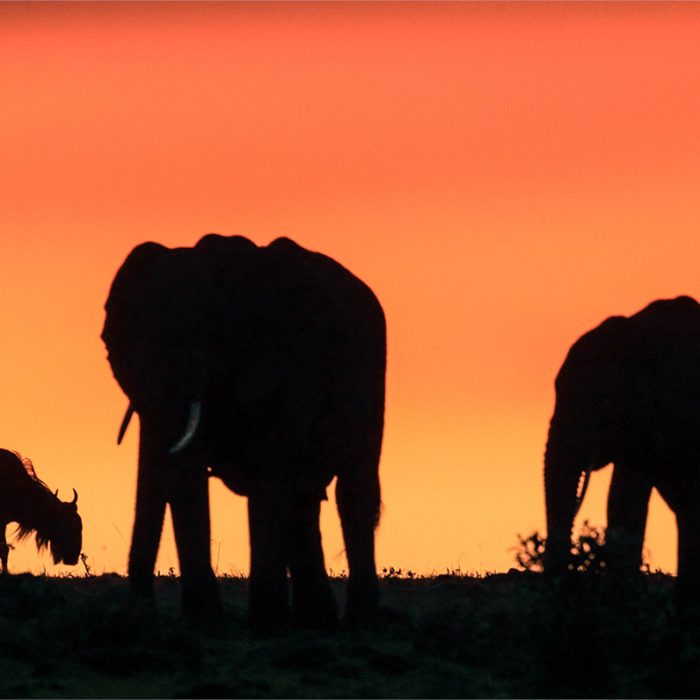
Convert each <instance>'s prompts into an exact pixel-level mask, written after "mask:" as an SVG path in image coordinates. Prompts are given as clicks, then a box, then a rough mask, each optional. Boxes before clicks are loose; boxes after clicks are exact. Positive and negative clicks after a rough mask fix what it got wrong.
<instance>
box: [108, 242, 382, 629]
mask: <svg viewBox="0 0 700 700" xmlns="http://www.w3.org/2000/svg"><path fill="white" fill-rule="evenodd" d="M105 310H106V317H105V324H104V329H103V333H102V338H103V340H104V342H105V345H106V347H107V350H108V359H109V362H110V364H111V367H112V371H113V374H114V377H115V378H116V380H117V382H118V383H119V385H120V387H121V388H122V390H123V391H124V393H125V394H126V395H127V397H128V399H129V408H128V409H127V413H126V415H125V417H124V421H123V423H122V427H121V429H120V432H119V441H121V438H122V437H123V434H124V432H125V431H126V427H127V425H128V422H129V419H130V418H131V415H132V414H133V413H134V412H136V413H138V415H139V420H140V447H139V464H138V482H137V494H136V513H135V521H134V529H133V535H132V542H131V549H130V554H129V579H130V585H131V588H132V591H133V592H134V593H136V594H137V595H141V596H152V595H153V568H154V564H155V558H156V554H157V550H158V544H159V540H160V535H161V529H162V523H163V518H164V513H165V507H166V504H169V506H170V510H171V514H172V520H173V528H174V532H175V540H176V546H177V551H178V557H179V562H180V570H181V583H182V606H183V613H184V614H185V615H186V616H189V617H191V618H200V619H212V618H216V617H217V616H218V615H219V613H220V610H221V604H220V599H219V593H218V588H217V585H216V580H215V577H214V574H213V572H212V568H211V557H210V517H209V499H208V487H207V484H208V478H209V477H210V476H214V477H218V478H220V479H221V480H222V481H223V483H224V484H226V486H227V487H228V488H230V489H231V490H233V491H234V492H235V493H237V494H240V495H243V496H246V497H247V499H248V521H249V535H250V550H251V562H250V588H249V595H250V613H251V624H252V626H253V627H254V628H255V629H257V630H266V629H277V628H279V627H280V626H282V625H285V624H286V623H287V620H288V616H289V609H288V590H287V574H288V572H289V577H290V578H291V588H292V614H293V621H294V622H295V623H296V624H298V625H302V626H312V627H321V628H329V627H332V626H333V625H334V624H335V623H336V607H335V602H334V600H333V596H332V592H331V589H330V586H329V583H328V579H327V576H326V569H325V564H324V557H323V550H322V546H321V535H320V531H319V512H320V503H321V501H322V500H324V499H325V498H326V488H327V486H328V485H329V483H330V482H331V480H332V479H333V478H334V477H337V483H336V499H337V504H338V511H339V515H340V519H341V525H342V531H343V536H344V540H345V547H346V553H347V559H348V568H349V576H348V584H347V585H348V593H347V604H346V610H345V616H346V621H347V622H348V623H349V624H351V625H363V624H366V623H369V622H372V621H373V620H374V619H376V614H377V611H378V586H377V578H376V569H375V560H374V530H375V528H376V525H377V522H378V519H379V509H380V486H379V476H378V465H379V456H380V451H381V442H382V433H383V424H384V392H385V369H386V329H385V319H384V313H383V311H382V308H381V306H380V304H379V302H378V301H377V298H376V297H375V295H374V294H373V293H372V291H371V290H370V289H369V287H367V286H366V285H365V284H364V283H363V282H361V281H360V280H359V279H358V278H357V277H355V276H354V275H353V274H351V273H350V272H349V271H348V270H346V269H345V268H344V267H342V266H341V265H340V264H338V263H337V262H335V261H334V260H332V259H331V258H329V257H327V256H324V255H321V254H319V253H314V252H310V251H308V250H306V249H304V248H302V247H301V246H299V245H297V244H296V243H294V242H293V241H291V240H289V239H287V238H279V239H277V240H275V241H273V242H272V243H270V244H269V245H268V246H263V247H258V246H256V245H255V244H254V243H252V242H251V241H249V240H247V239H246V238H243V237H241V236H231V237H224V236H219V235H216V234H209V235H207V236H204V237H203V238H202V239H201V240H200V241H199V242H198V243H197V244H196V245H195V246H193V247H183V248H173V249H169V248H166V247H165V246H163V245H160V244H157V243H144V244H142V245H139V246H137V247H136V248H134V250H133V251H132V252H131V253H130V254H129V256H128V257H127V258H126V260H125V261H124V263H123V264H122V266H121V268H120V269H119V271H118V272H117V274H116V276H115V278H114V281H113V283H112V286H111V289H110V292H109V297H108V299H107V302H106V305H105Z"/></svg>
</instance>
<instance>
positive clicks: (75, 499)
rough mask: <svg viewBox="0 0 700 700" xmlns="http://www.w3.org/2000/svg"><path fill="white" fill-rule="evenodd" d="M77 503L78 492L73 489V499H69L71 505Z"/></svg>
mask: <svg viewBox="0 0 700 700" xmlns="http://www.w3.org/2000/svg"><path fill="white" fill-rule="evenodd" d="M77 504H78V492H77V491H76V490H75V489H73V500H72V501H71V505H72V506H75V505H77Z"/></svg>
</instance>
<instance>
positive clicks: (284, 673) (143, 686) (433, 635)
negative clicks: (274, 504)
mask: <svg viewBox="0 0 700 700" xmlns="http://www.w3.org/2000/svg"><path fill="white" fill-rule="evenodd" d="M178 583H179V582H178V580H177V579H176V578H175V577H167V576H165V577H158V578H156V587H157V589H158V590H157V593H158V601H159V607H158V610H157V611H156V610H155V609H154V608H152V607H148V606H145V607H140V608H139V607H136V606H134V605H133V604H131V605H129V602H130V601H129V599H128V587H127V580H126V579H125V578H122V577H119V576H116V575H106V576H99V577H94V576H93V577H84V578H77V577H76V578H49V577H34V576H30V575H19V576H12V577H6V578H3V580H0V668H2V671H3V672H2V674H0V695H1V696H2V697H57V698H58V697H76V698H82V697H164V698H167V697H210V698H217V697H228V698H236V697H253V698H256V697H311V698H313V697H331V698H334V697H337V698H341V697H342V698H345V697H358V698H361V697H378V698H381V697H428V698H429V697H487V698H495V697H611V696H614V697H623V698H624V697H692V696H695V697H697V695H698V692H699V691H700V663H699V662H700V646H698V645H697V644H696V643H695V642H694V640H693V639H692V638H691V633H690V632H687V631H685V630H684V629H683V628H682V627H681V626H680V625H679V624H678V622H677V621H676V620H675V619H674V613H673V606H672V588H673V585H672V584H673V580H672V578H671V577H670V576H666V575H662V574H651V575H645V576H641V577H640V580H639V581H638V582H637V584H636V585H635V586H634V587H633V588H632V589H630V588H626V589H625V590H624V591H623V590H621V589H620V588H619V587H617V586H619V584H615V583H614V581H613V580H611V579H606V577H605V576H595V575H586V574H572V575H570V576H568V577H567V578H565V579H563V580H560V581H559V582H558V583H554V582H552V581H548V580H546V579H545V578H544V577H543V576H542V575H540V574H536V573H530V572H524V573H522V572H515V571H512V572H510V573H508V574H494V575H491V576H487V577H485V578H475V577H468V576H451V575H445V576H437V577H433V578H412V579H405V578H397V577H395V576H389V577H385V578H383V579H381V580H380V585H381V587H382V601H383V608H382V616H381V619H380V620H379V623H378V626H377V628H376V629H374V630H368V631H363V632H344V631H340V632H336V633H334V634H323V633H316V632H313V633H312V632H291V633H289V634H288V635H282V636H278V637H272V638H265V639H256V638H253V637H251V636H250V634H249V632H248V619H247V585H248V583H247V580H246V579H244V578H222V579H220V584H221V590H222V601H223V605H224V611H225V612H224V631H223V632H222V633H220V634H219V635H218V636H203V635H201V634H200V633H198V632H196V631H194V630H193V629H191V628H190V627H188V626H187V625H186V623H184V622H183V621H182V620H181V619H180V615H179V585H178ZM332 585H333V587H334V588H335V593H336V595H338V597H339V598H340V599H342V595H343V592H344V585H343V582H342V581H340V580H338V579H333V580H332Z"/></svg>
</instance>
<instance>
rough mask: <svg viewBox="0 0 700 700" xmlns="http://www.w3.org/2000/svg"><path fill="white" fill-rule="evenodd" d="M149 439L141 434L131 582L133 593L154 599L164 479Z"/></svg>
mask: <svg viewBox="0 0 700 700" xmlns="http://www.w3.org/2000/svg"><path fill="white" fill-rule="evenodd" d="M146 445H147V440H145V439H144V435H143V430H142V433H141V445H140V448H139V471H138V481H137V485H136V514H135V517H134V529H133V533H132V535H131V549H130V550H129V583H130V586H131V590H132V593H134V594H135V595H137V596H139V597H146V598H152V597H153V568H154V566H155V563H156V556H157V555H158V545H159V544H160V536H161V532H162V530H163V518H164V517H165V505H166V493H165V486H164V476H165V475H162V474H161V473H160V472H159V468H158V465H157V463H156V461H155V460H153V459H152V458H151V457H150V456H149V454H148V448H147V446H146Z"/></svg>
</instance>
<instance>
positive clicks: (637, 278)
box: [0, 3, 700, 573]
mask: <svg viewBox="0 0 700 700" xmlns="http://www.w3.org/2000/svg"><path fill="white" fill-rule="evenodd" d="M698 37H700V5H698V4H694V3H691V4H661V3H659V4H655V3H622V4H615V3H605V4H597V3H582V4H578V3H565V4H548V3H533V4H530V3H504V4H500V3H483V4H470V3H450V4H440V3H415V4H409V3H404V4H379V3H353V4H343V3H332V4H330V3H329V4H323V3H315V4H296V3H285V4H274V3H260V4H242V3H228V4H217V3H211V4H209V3H208V4H189V3H172V4H168V3H152V4H151V3H148V4H138V3H115V4H110V3H95V4H89V3H85V4H68V3H47V4H44V3H26V4H25V3H7V4H0V87H1V92H0V94H1V95H2V105H1V108H0V246H1V247H0V270H1V271H2V272H1V274H0V328H2V339H1V341H0V397H1V402H0V438H1V439H0V446H1V447H6V448H10V449H15V450H18V451H20V452H21V453H22V454H24V455H26V456H28V457H30V458H31V459H32V460H33V461H34V463H35V466H36V470H37V472H38V475H39V476H40V477H41V478H42V479H43V480H44V481H46V482H47V483H48V484H49V486H50V487H51V488H52V489H55V488H60V492H61V494H62V495H63V497H65V498H69V497H70V495H71V488H72V487H75V488H77V490H78V492H79V494H80V500H79V509H80V512H81V514H82V516H83V521H84V528H85V534H84V546H83V549H84V551H85V552H86V553H87V555H88V557H89V562H90V563H91V564H92V566H93V569H94V570H95V571H96V572H97V573H101V572H102V571H103V570H106V571H118V572H124V570H125V566H126V557H127V552H128V542H129V540H130V536H131V526H132V518H133V505H134V495H135V477H136V449H137V441H138V440H137V438H138V429H137V427H138V424H137V422H135V423H134V425H132V427H131V428H130V430H129V433H128V434H127V437H126V439H125V442H124V444H123V445H122V446H121V447H117V445H116V434H117V429H118V427H119V422H120V420H121V417H122V414H123V412H124V409H125V408H126V399H125V397H124V396H123V394H122V393H121V391H120V389H119V387H118V386H117V384H116V382H115V381H114V380H113V378H112V375H111V371H110V367H109V365H108V363H107V360H106V352H105V350H104V347H103V345H102V342H101V340H100V332H101V328H102V323H103V320H104V310H103V304H104V301H105V299H106V296H107V293H108V290H109V285H110V283H111V280H112V277H113V275H114V273H115V272H116V270H117V268H118V267H119V265H120V264H121V262H122V261H123V259H124V258H125V257H126V255H127V253H128V252H129V251H130V250H131V248H133V246H135V245H136V244H138V243H141V242H143V241H145V240H154V241H159V242H161V243H164V244H166V245H169V246H178V245H192V244H194V243H195V242H196V241H197V240H198V239H199V237H200V236H202V235H203V234H205V233H207V232H212V231H213V232H218V233H222V234H234V233H237V234H242V235H245V236H248V237H249V238H251V239H252V240H254V241H255V242H256V243H258V244H261V245H262V244H267V243H268V242H269V241H271V240H272V239H274V238H275V237H277V236H280V235H285V236H289V237H290V238H293V239H294V240H296V241H297V242H299V243H300V244H302V245H304V246H306V247H308V248H310V249H313V250H318V251H321V252H323V253H326V254H328V255H330V256H332V257H334V258H336V259H337V260H338V261H340V262H341V263H342V264H343V265H345V266H346V267H348V268H349V269H350V270H352V271H353V272H354V273H355V274H356V275H358V276H359V277H360V278H362V279H363V280H364V281H365V282H367V283H368V284H369V285H370V286H371V287H372V289H373V290H374V291H375V293H376V294H377V296H378V297H379V299H380V300H381V302H382V304H383V306H384V309H385V312H386V316H387V321H388V333H389V335H388V342H389V349H388V353H389V356H388V394H387V414H386V436H385V443H384V450H383V456H382V462H381V478H382V485H383V500H384V512H383V518H382V523H381V525H380V528H379V530H378V533H377V541H378V565H379V567H380V568H381V567H382V566H394V567H403V568H411V569H413V570H414V571H418V572H421V573H430V572H432V571H437V572H442V571H444V570H445V569H446V568H449V569H455V568H458V567H459V568H461V569H462V570H463V571H470V572H473V571H477V572H484V571H489V570H503V569H506V568H508V567H509V566H511V565H512V563H513V552H512V551H509V550H510V548H512V547H514V546H515V545H516V533H518V532H519V533H521V534H523V535H526V534H530V533H531V532H532V531H533V530H535V529H539V530H540V531H543V530H544V522H545V517H544V494H543V484H542V456H543V450H544V442H545V438H546V432H547V426H548V422H549V418H550V416H551V412H552V409H553V405H554V388H553V381H554V376H555V374H556V372H557V370H558V368H559V366H560V365H561V363H562V361H563V359H564V357H565V355H566V352H567V349H568V348H569V346H570V345H571V344H572V343H573V342H574V341H575V340H576V338H578V337H579V336H580V335H581V334H582V333H583V332H584V331H586V330H588V329H590V328H591V327H593V326H595V325H597V324H598V323H599V322H600V321H602V320H603V319H604V318H605V317H607V316H609V315H612V314H620V313H621V314H630V313H634V312H636V311H638V310H639V309H641V308H642V307H643V306H645V305H646V304H647V303H648V302H649V301H651V300H653V299H656V298H661V297H671V296H676V295H678V294H690V295H692V296H695V297H696V298H700V226H699V225H700V42H699V41H698ZM609 478H610V469H609V468H608V469H607V470H605V471H604V472H601V473H598V474H595V475H594V476H593V479H592V482H591V488H590V490H589V495H588V497H587V500H586V503H585V504H584V507H583V509H582V511H581V514H580V516H579V519H580V520H583V519H584V518H587V519H589V520H591V521H593V522H594V523H603V522H604V498H605V493H606V490H607V484H608V482H609ZM329 493H330V494H332V489H331V490H330V491H329ZM211 494H212V503H213V515H212V518H213V543H212V556H213V563H214V565H215V566H216V567H217V569H218V572H219V573H227V572H246V571H247V567H248V544H247V541H248V540H247V538H248V533H247V523H246V515H245V501H244V499H242V498H240V497H238V496H235V495H234V494H232V493H231V492H229V491H227V490H226V489H225V488H224V487H223V486H222V485H221V484H220V483H219V482H218V481H212V484H211ZM322 522H323V534H324V544H325V551H326V557H327V565H328V567H329V568H331V569H333V570H334V571H340V570H342V569H344V568H346V563H345V557H344V554H343V553H342V550H343V545H342V540H341V537H340V528H339V525H338V518H337V515H336V512H335V504H334V499H333V497H332V495H331V500H330V502H328V503H326V504H324V506H323V515H322ZM647 547H648V549H649V550H650V555H651V563H652V565H653V566H659V567H661V568H663V569H666V570H671V571H674V570H675V565H676V553H675V548H676V534H675V522H674V519H673V516H672V514H671V513H670V511H669V510H668V509H667V507H666V506H665V505H664V504H663V502H662V501H661V499H660V498H659V497H658V495H656V494H655V495H654V498H653V501H652V507H651V515H650V520H649V525H648V528H647ZM44 564H45V565H46V568H47V571H49V572H55V571H57V569H55V568H54V567H52V566H51V565H50V564H49V559H48V557H44V558H39V557H37V555H36V552H35V551H34V548H33V545H29V544H23V545H20V546H19V547H18V549H17V550H16V551H15V552H13V553H12V554H11V557H10V567H11V569H12V570H14V571H18V570H29V571H41V570H42V568H43V566H44ZM171 566H172V567H177V557H176V554H175V549H174V545H173V540H172V536H171V529H170V524H169V522H168V524H167V526H166V531H165V539H164V541H163V544H162V546H161V552H160V555H159V560H158V568H159V569H160V570H161V571H166V570H167V569H168V568H169V567H171ZM58 570H59V571H60V570H61V569H58Z"/></svg>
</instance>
